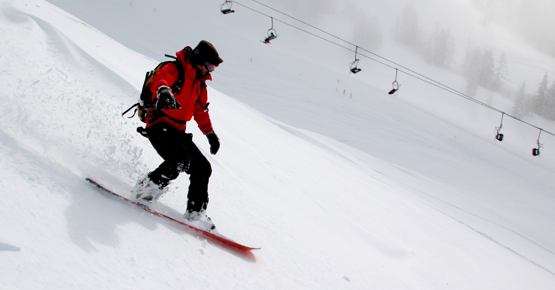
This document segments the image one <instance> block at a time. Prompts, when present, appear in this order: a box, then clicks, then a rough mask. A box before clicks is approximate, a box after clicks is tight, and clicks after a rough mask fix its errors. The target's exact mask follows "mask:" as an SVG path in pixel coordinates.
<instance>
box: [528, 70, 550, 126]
mask: <svg viewBox="0 0 555 290" xmlns="http://www.w3.org/2000/svg"><path fill="white" fill-rule="evenodd" d="M547 85H548V81H547V73H545V75H544V76H543V80H542V81H541V82H540V84H539V85H538V90H537V92H536V93H535V94H534V96H532V110H533V111H534V112H535V113H536V114H538V115H542V116H545V115H546V114H545V113H546V106H547V103H548V102H547Z"/></svg>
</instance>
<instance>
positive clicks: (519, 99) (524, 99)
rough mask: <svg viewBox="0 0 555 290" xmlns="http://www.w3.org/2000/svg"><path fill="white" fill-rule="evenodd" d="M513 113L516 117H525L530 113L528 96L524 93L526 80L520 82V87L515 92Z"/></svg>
mask: <svg viewBox="0 0 555 290" xmlns="http://www.w3.org/2000/svg"><path fill="white" fill-rule="evenodd" d="M513 114H514V115H515V116H517V117H525V116H530V115H531V114H532V108H531V106H530V96H528V95H526V82H522V85H521V86H520V89H518V91H517V92H516V95H515V103H514V106H513Z"/></svg>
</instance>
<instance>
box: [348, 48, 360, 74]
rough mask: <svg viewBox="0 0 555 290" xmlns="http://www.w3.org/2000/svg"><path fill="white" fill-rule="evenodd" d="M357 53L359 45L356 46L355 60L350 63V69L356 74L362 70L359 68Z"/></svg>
mask: <svg viewBox="0 0 555 290" xmlns="http://www.w3.org/2000/svg"><path fill="white" fill-rule="evenodd" d="M357 53H358V46H357V47H356V48H355V61H353V62H351V64H350V71H351V72H352V73H354V74H356V73H358V72H360V71H361V70H362V69H361V68H358V58H357Z"/></svg>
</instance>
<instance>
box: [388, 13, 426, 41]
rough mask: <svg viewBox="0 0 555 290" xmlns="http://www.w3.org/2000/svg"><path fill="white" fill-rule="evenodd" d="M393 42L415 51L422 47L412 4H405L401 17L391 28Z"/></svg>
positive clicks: (416, 17)
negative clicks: (407, 46)
mask: <svg viewBox="0 0 555 290" xmlns="http://www.w3.org/2000/svg"><path fill="white" fill-rule="evenodd" d="M393 35H394V37H395V40H397V41H399V42H401V43H404V44H406V45H409V46H411V47H413V48H415V49H417V50H420V47H421V46H422V39H421V32H420V28H419V24H418V14H417V13H416V10H415V9H414V6H413V5H412V4H406V5H405V8H403V12H402V14H401V16H399V17H397V22H395V26H394V28H393Z"/></svg>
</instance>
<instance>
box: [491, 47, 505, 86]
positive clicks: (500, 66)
mask: <svg viewBox="0 0 555 290" xmlns="http://www.w3.org/2000/svg"><path fill="white" fill-rule="evenodd" d="M494 75H495V76H494V78H493V83H492V85H491V89H492V90H493V91H499V90H500V89H501V82H502V81H503V80H507V76H508V75H509V68H508V66H507V56H506V55H505V53H504V52H503V53H502V54H501V56H500V57H499V61H498V62H497V67H496V68H495V73H494Z"/></svg>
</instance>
